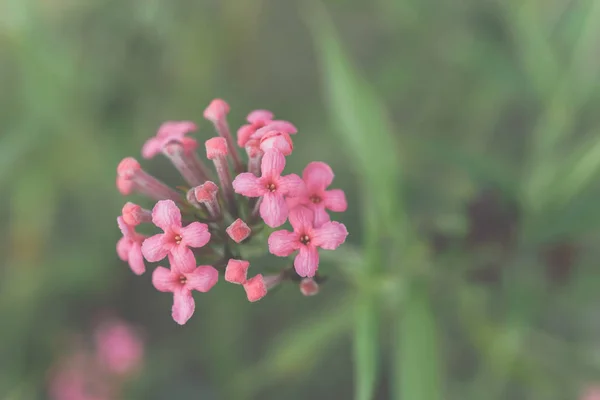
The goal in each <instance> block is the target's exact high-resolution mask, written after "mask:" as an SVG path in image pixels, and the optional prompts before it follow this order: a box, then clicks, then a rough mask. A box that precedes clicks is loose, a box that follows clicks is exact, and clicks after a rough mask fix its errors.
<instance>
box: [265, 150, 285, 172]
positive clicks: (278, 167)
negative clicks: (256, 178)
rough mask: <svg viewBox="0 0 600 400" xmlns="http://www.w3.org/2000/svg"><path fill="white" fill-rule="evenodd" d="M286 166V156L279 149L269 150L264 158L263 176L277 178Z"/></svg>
mask: <svg viewBox="0 0 600 400" xmlns="http://www.w3.org/2000/svg"><path fill="white" fill-rule="evenodd" d="M284 168H285V156H284V155H283V154H282V153H281V152H280V151H278V150H274V149H271V150H268V151H267V152H266V153H265V155H264V156H263V158H262V162H261V166H260V170H261V172H262V176H263V178H267V179H277V178H279V176H280V175H281V173H282V172H283V169H284Z"/></svg>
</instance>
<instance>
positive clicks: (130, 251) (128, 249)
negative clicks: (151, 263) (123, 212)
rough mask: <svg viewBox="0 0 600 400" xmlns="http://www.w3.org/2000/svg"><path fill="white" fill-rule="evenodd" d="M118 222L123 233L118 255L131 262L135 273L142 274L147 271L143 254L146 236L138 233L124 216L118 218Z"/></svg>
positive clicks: (118, 244)
mask: <svg viewBox="0 0 600 400" xmlns="http://www.w3.org/2000/svg"><path fill="white" fill-rule="evenodd" d="M117 224H119V229H121V233H122V234H123V237H122V238H121V239H119V241H118V242H117V255H118V256H119V258H120V259H121V260H122V261H127V262H128V263H129V267H130V268H131V270H132V271H133V273H134V274H136V275H141V274H143V273H144V272H146V266H145V265H144V257H143V256H142V242H143V241H144V239H146V236H144V235H141V234H139V233H137V232H136V231H135V227H134V226H133V225H129V224H127V223H126V222H125V220H124V219H123V217H118V218H117Z"/></svg>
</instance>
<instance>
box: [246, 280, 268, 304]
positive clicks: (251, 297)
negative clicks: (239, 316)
mask: <svg viewBox="0 0 600 400" xmlns="http://www.w3.org/2000/svg"><path fill="white" fill-rule="evenodd" d="M244 290H245V291H246V297H248V301H250V302H255V301H258V300H260V299H262V298H263V297H265V296H266V295H267V285H266V283H265V279H264V278H263V276H262V274H258V275H255V276H253V277H252V278H250V279H248V280H247V281H246V282H245V283H244Z"/></svg>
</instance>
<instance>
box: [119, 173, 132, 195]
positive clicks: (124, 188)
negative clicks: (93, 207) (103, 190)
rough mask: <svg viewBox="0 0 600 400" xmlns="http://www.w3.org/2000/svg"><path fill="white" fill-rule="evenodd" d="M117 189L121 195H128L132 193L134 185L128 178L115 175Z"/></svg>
mask: <svg viewBox="0 0 600 400" xmlns="http://www.w3.org/2000/svg"><path fill="white" fill-rule="evenodd" d="M117 189H118V190H119V193H121V194H122V195H123V196H129V195H130V194H132V193H133V191H134V189H135V187H134V184H133V182H131V181H130V180H128V179H125V178H123V177H120V176H117Z"/></svg>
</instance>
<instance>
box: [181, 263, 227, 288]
mask: <svg viewBox="0 0 600 400" xmlns="http://www.w3.org/2000/svg"><path fill="white" fill-rule="evenodd" d="M185 276H186V278H187V282H186V286H187V288H188V289H190V290H191V289H194V290H197V291H199V292H208V291H209V290H210V289H212V287H213V286H215V285H216V284H217V281H218V280H219V272H218V271H217V270H216V269H215V268H213V267H211V266H210V265H200V266H198V268H196V269H195V270H194V271H192V272H190V273H187V274H185Z"/></svg>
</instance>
